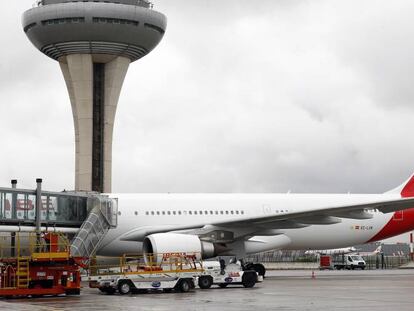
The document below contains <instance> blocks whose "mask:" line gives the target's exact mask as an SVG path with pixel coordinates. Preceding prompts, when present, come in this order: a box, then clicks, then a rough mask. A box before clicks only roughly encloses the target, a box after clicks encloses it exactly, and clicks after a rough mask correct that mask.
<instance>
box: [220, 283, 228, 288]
mask: <svg viewBox="0 0 414 311" xmlns="http://www.w3.org/2000/svg"><path fill="white" fill-rule="evenodd" d="M227 285H229V284H227V283H220V284H219V285H218V286H219V287H220V288H226V287H227Z"/></svg>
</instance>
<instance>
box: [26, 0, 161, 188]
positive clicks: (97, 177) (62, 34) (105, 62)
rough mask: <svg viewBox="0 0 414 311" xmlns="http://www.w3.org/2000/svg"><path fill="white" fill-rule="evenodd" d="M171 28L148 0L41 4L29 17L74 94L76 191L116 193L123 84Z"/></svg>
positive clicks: (31, 32)
mask: <svg viewBox="0 0 414 311" xmlns="http://www.w3.org/2000/svg"><path fill="white" fill-rule="evenodd" d="M166 24H167V23H166V17H165V16H164V15H163V14H161V13H159V12H156V11H154V10H153V5H152V4H151V3H150V2H149V1H147V0H78V1H75V0H38V1H36V3H35V4H34V6H33V8H32V9H30V10H28V11H26V12H25V13H24V14H23V29H24V32H25V33H26V35H27V36H28V38H29V40H30V41H31V42H32V43H33V44H34V46H35V47H37V48H38V49H39V50H40V51H41V52H42V53H44V54H46V55H47V56H49V57H50V58H52V59H54V60H57V61H58V62H59V65H60V68H61V70H62V73H63V76H64V78H65V81H66V86H67V88H68V91H69V97H70V101H71V104H72V112H73V121H74V124H75V138H76V174H75V190H78V191H97V192H105V193H110V192H111V174H112V134H113V127H114V119H115V113H116V108H117V104H118V99H119V95H120V92H121V88H122V84H123V81H124V78H125V75H126V73H127V70H128V67H129V64H130V63H131V62H134V61H136V60H138V59H140V58H141V57H144V56H145V55H146V54H148V53H149V52H151V50H152V49H154V48H155V47H156V46H157V44H158V43H159V42H160V41H161V39H162V37H163V35H164V32H165V29H166ZM139 83H142V81H138V84H139Z"/></svg>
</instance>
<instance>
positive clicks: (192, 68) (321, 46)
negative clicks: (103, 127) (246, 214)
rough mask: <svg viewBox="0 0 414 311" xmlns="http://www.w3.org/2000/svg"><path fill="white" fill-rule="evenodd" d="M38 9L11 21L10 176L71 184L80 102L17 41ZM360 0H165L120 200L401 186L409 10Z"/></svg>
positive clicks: (408, 150) (118, 184)
mask: <svg viewBox="0 0 414 311" xmlns="http://www.w3.org/2000/svg"><path fill="white" fill-rule="evenodd" d="M31 3H32V1H31V0H27V1H14V2H13V3H12V4H9V6H8V7H7V10H6V9H4V10H3V11H2V13H0V14H2V18H3V20H5V23H6V25H7V28H8V31H7V32H6V31H2V32H1V33H0V36H1V37H0V39H2V40H3V41H4V42H7V46H10V48H9V49H1V50H0V56H1V59H2V60H5V61H2V62H1V63H0V71H1V75H0V130H1V136H0V137H1V138H2V140H1V141H2V146H3V148H2V153H1V155H0V160H1V163H3V164H2V165H1V166H0V182H1V183H2V184H3V185H7V184H8V183H9V179H10V178H14V177H17V178H19V179H20V180H21V185H24V186H27V187H33V186H34V179H35V178H36V177H43V178H44V179H45V187H47V188H49V189H55V190H62V189H64V188H66V189H71V188H72V187H73V180H74V163H73V162H74V154H73V153H74V134H73V124H72V116H71V111H70V104H69V98H68V95H67V91H66V89H65V85H64V82H63V79H62V77H61V73H60V71H59V67H58V65H57V64H56V63H55V62H54V61H52V60H50V59H48V58H47V57H45V56H43V55H42V54H41V53H40V52H38V51H36V50H35V49H34V47H32V46H31V45H30V43H29V42H28V41H27V39H26V38H25V36H24V34H23V32H22V31H21V26H20V15H21V13H22V12H23V11H24V10H25V9H27V8H29V7H30V5H31ZM360 3H361V2H359V1H358V2H354V1H290V0H289V1H287V0H285V1H273V0H272V1H270V0H269V1H260V2H258V1H247V0H245V1H239V0H237V1H236V0H231V1H189V0H187V1H184V0H182V1H179V0H177V1H167V0H159V1H155V4H156V8H157V9H159V10H160V11H162V12H165V13H166V14H167V16H168V18H169V21H168V23H169V25H168V30H167V33H166V36H165V38H164V40H163V42H162V43H161V44H160V46H158V47H157V48H156V49H155V50H154V51H153V52H152V53H151V54H150V55H148V56H147V57H145V58H144V59H142V60H140V61H138V62H136V63H134V64H133V65H131V68H130V71H129V74H128V76H127V79H126V81H125V87H124V89H123V91H122V94H121V98H120V103H119V109H118V112H117V117H116V126H115V133H114V135H115V136H114V145H113V148H114V150H113V152H114V154H113V160H114V163H113V170H114V172H113V189H114V191H116V192H285V191H288V190H291V191H293V192H347V191H351V192H381V191H386V190H387V189H390V188H393V187H394V186H396V185H397V184H398V183H400V182H401V181H403V180H404V179H405V178H406V177H407V176H408V175H409V174H410V173H411V171H412V170H413V168H414V166H413V161H412V157H413V154H414V150H413V146H412V144H410V143H409V134H410V133H411V132H413V130H414V125H413V122H412V115H411V114H412V111H411V108H410V107H411V106H410V105H409V103H410V102H411V101H412V96H413V94H412V92H411V91H412V90H411V88H410V87H409V80H410V77H411V76H412V75H413V73H414V68H413V66H412V63H411V61H412V57H411V55H413V53H412V42H411V41H410V38H412V29H413V27H412V22H411V20H410V19H409V18H408V17H409V16H410V11H411V9H412V5H411V4H410V3H409V2H408V1H397V2H393V3H392V4H388V2H385V1H378V2H376V5H375V9H372V8H370V7H369V6H368V4H366V5H365V4H360ZM391 6H393V7H397V8H398V9H393V10H391V9H390V7H391ZM356 7H357V8H358V10H357V9H356ZM371 9H372V10H371ZM370 12H371V13H370ZM383 18H387V22H386V23H384V22H383V21H382V20H383ZM378 28H381V29H382V31H377V29H378ZM395 40H396V42H398V44H393V42H394V41H395ZM401 107H408V108H406V109H402V108H401Z"/></svg>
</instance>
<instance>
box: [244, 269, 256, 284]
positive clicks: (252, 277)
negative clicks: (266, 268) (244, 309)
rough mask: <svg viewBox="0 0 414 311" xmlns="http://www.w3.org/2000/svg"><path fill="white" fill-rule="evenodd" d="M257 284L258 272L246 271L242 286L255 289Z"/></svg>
mask: <svg viewBox="0 0 414 311" xmlns="http://www.w3.org/2000/svg"><path fill="white" fill-rule="evenodd" d="M256 282H257V274H256V271H245V272H244V274H243V277H242V284H243V286H244V287H246V288H250V287H253V286H254V285H255V284H256Z"/></svg>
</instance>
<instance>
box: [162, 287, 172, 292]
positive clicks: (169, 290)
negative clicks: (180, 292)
mask: <svg viewBox="0 0 414 311" xmlns="http://www.w3.org/2000/svg"><path fill="white" fill-rule="evenodd" d="M162 291H163V292H164V293H171V292H172V288H164V289H163V290H162Z"/></svg>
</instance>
